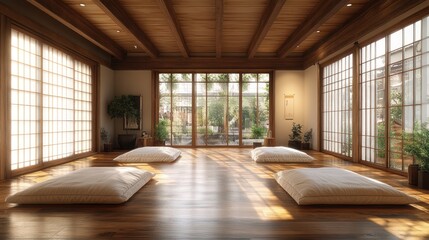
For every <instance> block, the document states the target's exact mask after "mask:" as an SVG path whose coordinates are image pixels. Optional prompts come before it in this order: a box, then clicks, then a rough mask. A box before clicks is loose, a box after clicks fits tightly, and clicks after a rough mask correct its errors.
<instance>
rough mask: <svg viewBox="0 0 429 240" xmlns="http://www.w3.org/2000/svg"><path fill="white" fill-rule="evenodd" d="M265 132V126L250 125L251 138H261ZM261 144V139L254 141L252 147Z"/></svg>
mask: <svg viewBox="0 0 429 240" xmlns="http://www.w3.org/2000/svg"><path fill="white" fill-rule="evenodd" d="M264 133H265V128H264V127H262V126H259V125H253V126H252V135H251V138H252V139H262V137H263V136H264ZM260 146H262V142H261V141H254V142H253V148H256V147H260Z"/></svg>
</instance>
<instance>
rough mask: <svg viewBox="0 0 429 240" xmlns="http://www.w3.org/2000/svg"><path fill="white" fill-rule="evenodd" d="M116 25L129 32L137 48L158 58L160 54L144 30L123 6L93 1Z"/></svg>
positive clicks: (111, 2)
mask: <svg viewBox="0 0 429 240" xmlns="http://www.w3.org/2000/svg"><path fill="white" fill-rule="evenodd" d="M93 2H94V3H95V4H97V6H99V7H100V8H101V9H102V10H103V11H104V12H105V13H106V14H107V15H108V16H109V17H110V18H111V19H112V20H113V21H115V23H116V24H118V25H119V26H120V27H121V28H122V29H124V30H126V31H128V32H129V33H130V34H131V36H132V37H134V38H135V39H136V41H137V46H139V47H140V48H142V49H143V50H144V51H145V52H146V53H147V54H148V55H149V56H151V57H157V56H158V54H159V52H158V49H156V47H155V45H154V44H153V43H152V42H151V41H150V40H149V38H148V37H147V36H146V34H145V33H144V32H143V30H141V29H140V27H139V26H138V25H137V23H136V22H135V21H134V20H133V19H132V18H131V17H130V15H129V14H128V13H127V12H126V11H125V9H124V8H123V7H122V6H121V4H120V3H119V2H118V1H116V0H93Z"/></svg>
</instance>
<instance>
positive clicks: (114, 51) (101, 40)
mask: <svg viewBox="0 0 429 240" xmlns="http://www.w3.org/2000/svg"><path fill="white" fill-rule="evenodd" d="M28 2H29V3H31V4H32V5H34V6H35V7H37V8H39V9H40V10H42V11H43V12H45V13H46V14H48V15H49V16H51V17H53V18H54V19H56V20H57V21H59V22H61V23H62V24H64V25H66V26H67V27H68V28H70V29H72V30H73V31H75V32H76V33H78V34H79V35H81V36H82V37H84V38H86V39H87V40H88V41H90V42H92V43H93V44H95V45H97V46H98V47H100V48H101V49H103V50H104V51H106V52H108V53H109V54H111V55H113V56H114V57H115V58H117V59H123V58H124V56H125V51H124V50H123V49H122V48H121V47H120V46H119V45H118V44H117V43H116V42H115V41H113V40H112V39H110V38H109V37H108V36H107V35H106V34H104V33H103V32H101V31H100V30H98V28H96V27H95V26H94V25H93V24H92V23H90V22H89V21H88V20H86V19H85V18H84V17H82V16H81V15H80V14H79V13H78V12H76V11H75V10H74V9H72V8H70V7H69V6H67V5H66V4H65V3H63V2H62V1H57V0H28Z"/></svg>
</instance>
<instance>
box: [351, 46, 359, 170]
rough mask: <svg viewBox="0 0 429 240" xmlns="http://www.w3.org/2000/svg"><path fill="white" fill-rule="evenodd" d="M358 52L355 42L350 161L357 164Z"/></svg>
mask: <svg viewBox="0 0 429 240" xmlns="http://www.w3.org/2000/svg"><path fill="white" fill-rule="evenodd" d="M359 62H360V51H359V44H358V43H357V42H356V43H355V44H354V48H353V103H352V104H353V105H352V106H353V111H352V115H353V122H352V133H353V137H352V142H353V145H352V161H353V162H359V160H360V149H361V144H360V127H359V126H360V118H359V106H360V97H359V96H360V95H359V72H360V64H359Z"/></svg>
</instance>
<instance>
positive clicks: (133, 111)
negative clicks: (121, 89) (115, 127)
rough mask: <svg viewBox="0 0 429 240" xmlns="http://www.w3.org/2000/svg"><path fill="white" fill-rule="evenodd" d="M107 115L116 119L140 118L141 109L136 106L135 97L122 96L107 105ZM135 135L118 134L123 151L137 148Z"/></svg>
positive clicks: (116, 97)
mask: <svg viewBox="0 0 429 240" xmlns="http://www.w3.org/2000/svg"><path fill="white" fill-rule="evenodd" d="M107 113H108V114H109V116H110V117H111V118H112V119H114V118H122V119H124V118H125V117H126V118H136V119H139V118H140V112H139V108H138V107H137V106H135V102H134V101H133V96H131V95H122V96H115V98H114V99H113V100H112V101H111V102H110V103H109V104H108V105H107ZM135 143H136V135H135V134H128V132H127V133H126V134H118V145H119V147H120V148H121V149H130V148H133V147H134V146H135Z"/></svg>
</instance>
